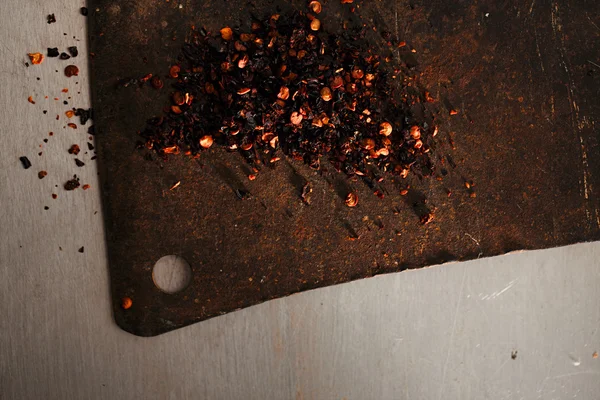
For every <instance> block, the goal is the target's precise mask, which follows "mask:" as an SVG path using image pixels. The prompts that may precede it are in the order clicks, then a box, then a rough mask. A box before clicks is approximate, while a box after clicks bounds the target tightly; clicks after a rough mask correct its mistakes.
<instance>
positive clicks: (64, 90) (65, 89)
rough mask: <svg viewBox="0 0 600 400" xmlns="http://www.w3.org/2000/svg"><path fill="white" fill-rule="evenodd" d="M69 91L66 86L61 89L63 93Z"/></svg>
mask: <svg viewBox="0 0 600 400" xmlns="http://www.w3.org/2000/svg"><path fill="white" fill-rule="evenodd" d="M68 91H69V89H68V88H64V89H63V90H61V92H63V93H67V92H68Z"/></svg>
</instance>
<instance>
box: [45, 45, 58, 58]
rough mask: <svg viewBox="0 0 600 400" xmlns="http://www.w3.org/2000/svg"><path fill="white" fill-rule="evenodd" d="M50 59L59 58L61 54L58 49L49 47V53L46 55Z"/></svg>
mask: <svg viewBox="0 0 600 400" xmlns="http://www.w3.org/2000/svg"><path fill="white" fill-rule="evenodd" d="M46 54H47V55H48V57H58V55H59V54H60V52H59V51H58V48H57V47H48V53H46Z"/></svg>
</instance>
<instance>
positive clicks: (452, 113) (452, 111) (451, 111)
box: [450, 110, 458, 115]
mask: <svg viewBox="0 0 600 400" xmlns="http://www.w3.org/2000/svg"><path fill="white" fill-rule="evenodd" d="M456 114H458V111H456V110H450V115H456Z"/></svg>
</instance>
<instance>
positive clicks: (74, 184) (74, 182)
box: [64, 175, 80, 190]
mask: <svg viewBox="0 0 600 400" xmlns="http://www.w3.org/2000/svg"><path fill="white" fill-rule="evenodd" d="M79 186H80V183H79V178H78V177H77V175H75V176H73V179H69V180H68V181H67V182H66V183H65V185H64V188H65V190H75V189H77V188H78V187H79Z"/></svg>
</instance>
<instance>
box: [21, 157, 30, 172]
mask: <svg viewBox="0 0 600 400" xmlns="http://www.w3.org/2000/svg"><path fill="white" fill-rule="evenodd" d="M19 160H21V164H23V168H25V169H29V168H31V161H29V158H27V157H25V156H22V157H19Z"/></svg>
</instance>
